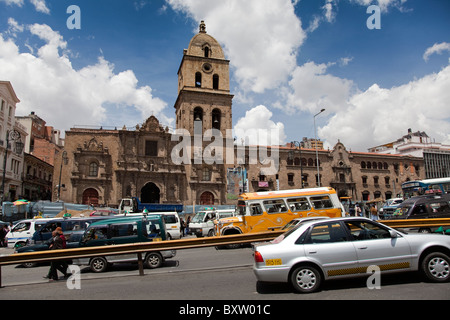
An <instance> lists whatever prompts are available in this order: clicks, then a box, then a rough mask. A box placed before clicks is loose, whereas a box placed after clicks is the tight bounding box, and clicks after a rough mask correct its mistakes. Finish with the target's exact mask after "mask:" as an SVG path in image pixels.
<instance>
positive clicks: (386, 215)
mask: <svg viewBox="0 0 450 320" xmlns="http://www.w3.org/2000/svg"><path fill="white" fill-rule="evenodd" d="M402 202H403V198H392V199H388V200H386V203H385V204H384V205H383V207H381V208H380V212H379V216H380V219H390V218H391V217H392V215H393V214H394V212H395V210H396V209H397V207H398V206H399V204H400V203H402Z"/></svg>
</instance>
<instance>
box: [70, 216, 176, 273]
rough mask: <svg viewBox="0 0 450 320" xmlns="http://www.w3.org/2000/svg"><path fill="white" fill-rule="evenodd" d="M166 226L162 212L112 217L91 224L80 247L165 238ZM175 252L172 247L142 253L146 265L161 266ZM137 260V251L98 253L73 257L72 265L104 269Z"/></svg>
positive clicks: (150, 266) (166, 236) (96, 270)
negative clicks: (118, 253)
mask: <svg viewBox="0 0 450 320" xmlns="http://www.w3.org/2000/svg"><path fill="white" fill-rule="evenodd" d="M167 239H168V235H167V229H166V225H165V222H164V218H163V216H162V215H161V214H151V215H148V216H137V217H125V218H114V219H107V220H102V221H98V222H95V223H93V224H91V225H90V226H89V227H88V228H87V230H86V232H85V233H84V235H83V238H82V239H81V241H80V244H79V246H80V247H93V246H104V245H115V244H126V243H136V242H151V241H163V240H167ZM175 255H176V251H175V250H165V251H150V252H147V253H145V255H144V256H143V258H144V264H145V265H146V266H147V267H148V268H158V267H160V266H161V265H162V264H163V262H164V260H165V259H168V258H172V257H174V256H175ZM124 262H128V263H129V262H137V254H136V253H133V254H124V255H114V256H98V257H90V258H78V259H73V260H72V263H73V264H75V265H88V266H89V267H90V269H91V270H92V271H93V272H103V271H105V270H106V269H107V267H108V265H112V264H114V263H124Z"/></svg>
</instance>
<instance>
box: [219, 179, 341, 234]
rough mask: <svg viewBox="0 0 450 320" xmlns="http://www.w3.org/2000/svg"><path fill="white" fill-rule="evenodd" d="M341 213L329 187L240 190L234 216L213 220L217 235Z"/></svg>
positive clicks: (257, 230) (255, 230) (276, 227)
mask: <svg viewBox="0 0 450 320" xmlns="http://www.w3.org/2000/svg"><path fill="white" fill-rule="evenodd" d="M317 216H326V217H330V218H336V217H344V216H345V210H344V207H343V206H342V204H341V202H340V201H339V198H338V196H337V194H336V191H335V190H334V189H333V188H330V187H322V188H308V189H294V190H280V191H266V192H252V193H243V194H241V195H240V196H239V199H238V208H237V213H236V216H235V217H230V218H224V219H220V220H218V221H216V235H230V234H241V233H252V232H263V231H270V230H273V229H278V228H282V227H283V226H284V225H286V224H287V223H288V222H289V221H291V220H293V219H295V218H302V217H317Z"/></svg>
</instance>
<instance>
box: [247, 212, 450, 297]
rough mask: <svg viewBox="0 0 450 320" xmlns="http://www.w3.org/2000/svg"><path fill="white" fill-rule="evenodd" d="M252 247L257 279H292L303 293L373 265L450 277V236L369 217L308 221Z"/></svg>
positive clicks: (361, 272) (383, 269)
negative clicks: (403, 228) (414, 231)
mask: <svg viewBox="0 0 450 320" xmlns="http://www.w3.org/2000/svg"><path fill="white" fill-rule="evenodd" d="M253 250H254V259H255V262H254V267H253V271H254V273H255V275H256V278H257V279H258V281H261V282H290V283H291V284H292V285H293V287H294V288H295V289H296V290H297V291H298V292H302V293H309V292H315V291H317V290H319V288H320V286H321V284H322V282H323V280H328V279H336V278H344V277H355V276H364V275H365V276H368V274H367V270H368V267H369V266H377V267H379V270H380V271H381V274H383V273H388V272H401V271H415V270H420V271H422V272H423V273H424V274H425V276H426V277H427V278H428V279H429V280H431V281H433V282H446V281H449V280H450V258H449V257H450V237H449V236H447V235H439V234H405V233H401V232H399V231H397V230H394V229H392V228H389V227H387V226H385V225H383V224H380V223H377V222H375V221H372V220H369V219H366V218H357V217H348V218H333V219H322V220H315V221H304V222H301V223H299V224H298V225H297V226H296V227H294V228H292V229H290V230H288V231H287V232H285V233H284V234H282V235H281V236H279V237H278V238H276V239H275V240H273V241H272V242H271V243H264V244H256V245H254V248H253Z"/></svg>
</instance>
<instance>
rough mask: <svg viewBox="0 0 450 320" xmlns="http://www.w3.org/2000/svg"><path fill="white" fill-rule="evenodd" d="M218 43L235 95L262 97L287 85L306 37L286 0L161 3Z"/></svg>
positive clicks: (291, 5) (203, 0)
mask: <svg viewBox="0 0 450 320" xmlns="http://www.w3.org/2000/svg"><path fill="white" fill-rule="evenodd" d="M166 2H167V3H168V4H169V5H170V6H171V7H172V8H173V9H175V10H178V11H182V12H185V13H187V14H188V15H189V16H190V17H192V18H193V19H194V20H195V21H196V22H198V23H199V22H200V20H205V23H206V26H207V32H208V33H210V34H211V35H214V37H215V38H216V39H217V40H218V41H219V42H220V43H221V44H222V46H223V47H224V50H225V53H226V56H227V59H230V61H231V62H230V63H231V65H232V67H233V68H234V76H235V77H236V79H237V81H238V82H239V87H240V88H239V89H240V90H242V89H243V90H246V91H248V90H250V91H253V92H256V93H262V92H264V91H265V90H267V89H274V88H276V87H278V86H279V85H280V84H282V83H283V82H285V81H287V80H288V78H289V74H290V73H291V72H292V70H294V68H295V66H296V56H297V49H298V48H299V47H300V46H301V44H302V43H303V41H304V40H305V37H306V33H305V31H304V30H303V29H302V27H301V21H300V20H299V18H298V17H297V16H296V15H295V12H294V5H295V3H293V2H292V1H291V0H279V1H273V0H248V1H235V0H223V1H220V2H219V1H210V0H166Z"/></svg>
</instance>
